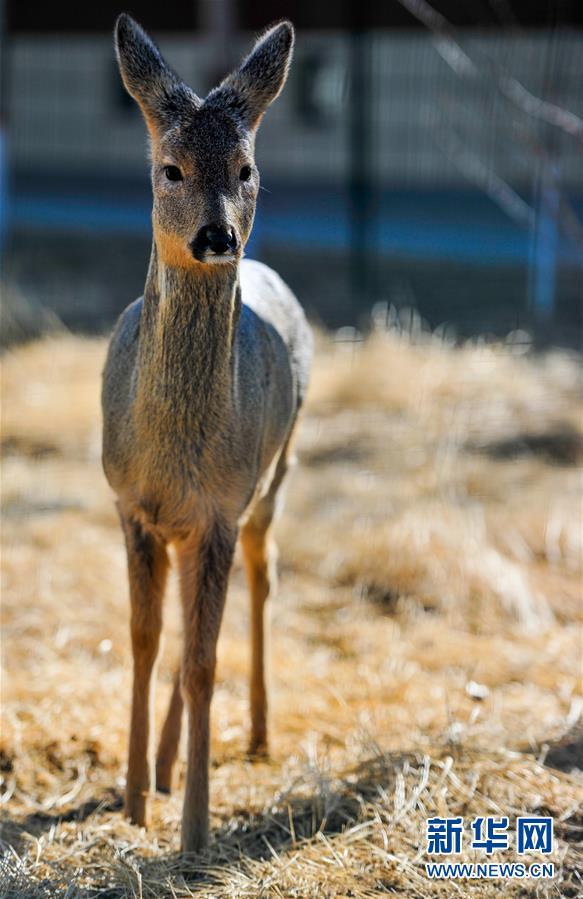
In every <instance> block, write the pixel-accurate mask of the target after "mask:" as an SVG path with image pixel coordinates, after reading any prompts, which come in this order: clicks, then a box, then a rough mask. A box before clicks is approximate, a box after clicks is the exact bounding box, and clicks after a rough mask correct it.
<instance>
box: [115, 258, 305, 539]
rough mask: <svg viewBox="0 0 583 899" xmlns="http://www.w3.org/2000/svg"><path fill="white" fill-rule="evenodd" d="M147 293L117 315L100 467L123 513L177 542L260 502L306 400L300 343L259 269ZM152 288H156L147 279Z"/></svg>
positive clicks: (296, 320) (289, 305)
mask: <svg viewBox="0 0 583 899" xmlns="http://www.w3.org/2000/svg"><path fill="white" fill-rule="evenodd" d="M216 268H217V269H218V271H215V272H212V273H211V274H210V275H209V276H208V277H201V275H200V274H199V273H197V275H196V277H194V278H192V279H191V278H189V277H188V276H181V275H180V273H179V274H178V276H173V277H171V278H170V279H169V280H170V282H171V283H170V289H169V292H168V293H166V292H165V293H163V294H162V295H161V294H160V292H159V290H158V285H157V284H156V283H155V284H150V281H149V282H148V286H147V289H146V292H145V295H144V297H143V298H142V299H139V300H137V301H136V302H134V303H132V305H131V306H129V307H128V308H127V309H126V311H125V312H124V313H123V315H122V317H121V318H120V321H119V323H118V326H117V329H116V331H115V333H114V335H113V338H112V341H111V346H110V351H109V356H108V361H107V365H106V369H105V374H104V388H103V400H104V412H105V416H104V467H105V472H106V474H107V477H108V480H109V482H110V484H111V486H112V487H113V488H114V490H115V491H116V493H117V496H118V499H119V503H120V508H121V510H122V514H124V515H128V516H131V517H132V518H133V519H135V520H137V521H140V522H142V523H143V525H144V526H146V527H147V528H149V529H150V530H151V531H152V532H156V533H157V534H158V535H159V536H160V537H161V538H163V539H165V540H168V541H172V540H177V539H180V538H181V537H182V536H184V535H185V534H187V533H189V532H190V531H191V530H192V529H193V528H196V527H199V526H200V524H201V521H204V520H205V519H206V518H209V517H211V518H212V517H213V516H217V515H218V516H220V517H222V518H223V519H225V521H228V522H229V523H230V524H232V525H234V526H236V525H237V523H241V520H242V519H243V517H247V516H246V513H247V515H248V514H249V513H250V511H251V510H252V508H253V506H254V502H255V504H256V502H257V500H258V499H259V498H260V497H261V496H262V495H263V494H265V493H266V492H267V490H268V488H269V486H270V483H271V481H272V478H273V469H274V468H275V467H276V462H277V459H278V458H279V455H280V454H281V452H282V450H283V448H284V446H285V445H286V441H287V439H288V437H289V436H290V434H291V431H292V429H293V425H294V422H295V419H296V415H297V412H298V410H299V408H300V406H301V403H302V400H303V397H304V395H305V391H306V387H307V381H308V373H309V361H310V355H309V353H310V347H311V342H310V334H309V331H308V326H307V324H306V320H305V317H304V314H303V311H302V310H301V307H300V306H299V304H298V302H297V300H296V299H295V297H294V296H293V294H292V293H291V291H290V290H289V288H287V286H286V285H285V284H284V283H283V281H282V280H281V279H280V278H279V276H278V275H277V274H276V273H275V272H273V271H272V270H271V269H269V268H268V267H267V266H265V265H262V264H261V263H259V262H254V261H250V260H243V262H242V263H241V265H240V268H239V273H238V275H239V277H238V280H235V278H234V273H233V272H232V271H231V270H230V268H229V269H227V266H220V267H219V266H216ZM155 280H156V281H157V278H156V279H155Z"/></svg>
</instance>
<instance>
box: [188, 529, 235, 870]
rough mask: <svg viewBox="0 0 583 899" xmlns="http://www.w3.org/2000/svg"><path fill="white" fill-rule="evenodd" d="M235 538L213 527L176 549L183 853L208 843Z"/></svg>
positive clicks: (231, 532)
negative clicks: (216, 694)
mask: <svg viewBox="0 0 583 899" xmlns="http://www.w3.org/2000/svg"><path fill="white" fill-rule="evenodd" d="M236 539H237V535H236V532H235V531H234V530H233V529H229V528H227V527H226V526H224V525H222V524H218V523H215V524H213V525H212V526H211V527H210V528H209V530H208V532H207V533H206V534H204V535H203V536H202V537H200V539H197V540H196V541H192V542H185V543H184V544H182V545H180V546H178V547H177V557H178V564H179V568H180V584H181V594H182V601H183V611H184V657H183V661H182V691H183V695H184V701H185V704H186V709H187V713H188V749H187V771H186V787H185V794H184V809H183V815H182V851H183V852H196V851H197V850H199V849H202V848H203V847H204V846H206V844H207V842H208V805H209V787H208V766H209V746H210V704H211V698H212V693H213V685H214V678H215V666H216V647H217V639H218V636H219V630H220V626H221V620H222V616H223V609H224V605H225V596H226V592H227V583H228V579H229V572H230V569H231V563H232V561H233V553H234V549H235V543H236Z"/></svg>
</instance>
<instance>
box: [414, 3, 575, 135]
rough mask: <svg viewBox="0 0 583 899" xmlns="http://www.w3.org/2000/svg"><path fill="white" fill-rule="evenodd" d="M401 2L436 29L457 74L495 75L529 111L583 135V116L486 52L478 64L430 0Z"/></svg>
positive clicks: (506, 93) (440, 48)
mask: <svg viewBox="0 0 583 899" xmlns="http://www.w3.org/2000/svg"><path fill="white" fill-rule="evenodd" d="M399 3H400V4H401V5H402V6H404V7H405V9H407V10H408V11H409V12H410V13H411V15H413V16H415V18H416V19H418V20H419V21H420V22H422V23H423V24H424V25H425V26H426V27H427V28H428V29H429V30H430V31H431V32H432V33H433V35H434V36H435V47H436V49H437V52H438V53H439V54H440V56H441V57H442V59H443V60H444V61H445V62H446V63H447V64H448V65H449V67H450V68H451V69H452V70H453V71H454V72H455V73H456V74H457V75H464V76H466V77H468V78H473V79H475V80H479V79H486V78H489V79H492V81H493V83H494V84H495V85H496V87H497V89H498V90H499V91H500V93H501V94H502V95H503V96H504V97H506V99H507V100H509V101H510V102H511V103H513V104H514V105H515V106H516V107H517V108H518V109H520V110H521V111H522V112H524V113H525V114H526V115H529V116H532V118H536V119H539V120H540V121H544V122H547V123H548V124H549V125H554V126H555V127H556V128H560V129H561V130H562V131H564V132H565V133H566V134H570V135H571V136H573V137H577V138H580V139H583V119H581V118H580V117H579V116H577V115H575V113H574V112H571V111H570V110H568V109H564V108H563V107H562V106H558V105H557V104H556V103H549V102H548V101H547V100H543V99H542V98H541V97H537V96H536V95H535V94H533V93H531V91H529V90H527V88H526V87H525V86H524V85H523V84H522V83H521V82H520V81H518V79H517V78H515V77H514V76H513V75H510V74H509V73H508V72H506V71H505V70H504V69H502V68H501V67H500V66H499V65H497V64H496V63H495V62H493V61H492V60H491V59H489V58H488V57H486V56H484V54H481V55H480V65H479V66H478V65H477V64H476V63H475V62H474V61H473V60H472V59H471V58H470V57H469V56H468V54H467V53H466V51H465V50H464V49H463V47H462V46H461V45H460V44H459V42H458V41H457V39H456V37H455V32H454V30H453V28H452V27H451V25H450V24H449V22H448V21H447V19H446V18H445V17H444V16H442V15H441V13H438V12H437V11H436V10H435V9H433V7H432V6H431V5H430V4H429V3H427V0H399Z"/></svg>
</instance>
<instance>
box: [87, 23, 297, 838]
mask: <svg viewBox="0 0 583 899" xmlns="http://www.w3.org/2000/svg"><path fill="white" fill-rule="evenodd" d="M115 39H116V41H115V42H116V51H117V58H118V62H119V67H120V71H121V75H122V79H123V82H124V84H125V86H126V88H127V90H128V92H129V93H130V94H131V96H132V97H133V98H134V99H135V100H136V101H137V103H138V105H139V106H140V108H141V110H142V113H143V115H144V119H145V121H146V125H147V128H148V131H149V135H150V141H151V151H152V185H153V194H154V203H153V214H152V225H153V243H152V254H151V258H150V265H149V269H148V273H147V277H146V283H145V288H144V296H143V298H141V299H138V300H136V301H135V302H134V303H132V304H131V305H130V306H128V307H127V309H126V310H125V312H124V313H123V314H122V315H121V318H120V320H119V322H118V324H117V326H116V329H115V331H114V334H113V337H112V339H111V344H110V347H109V354H108V357H107V362H106V365H105V371H104V380H103V394H102V404H103V418H104V429H103V465H104V470H105V474H106V476H107V479H108V481H109V483H110V485H111V486H112V488H113V490H114V491H115V493H116V494H117V498H118V508H119V513H120V519H121V523H122V527H123V531H124V535H125V542H126V547H127V556H128V571H129V585H130V601H131V641H132V650H133V659H134V675H133V693H132V711H131V724H130V739H129V761H128V772H127V786H126V802H125V809H126V814H127V815H128V816H129V817H130V818H131V820H132V821H134V822H135V823H137V824H145V823H147V817H148V814H147V813H148V795H149V793H150V792H151V791H152V790H153V788H154V784H156V785H157V787H158V788H159V789H161V790H164V791H169V789H170V785H171V773H172V766H173V763H174V760H175V758H176V754H177V748H178V741H179V736H180V723H181V716H182V706H183V702H184V703H185V705H186V709H187V713H188V715H187V717H188V760H187V775H186V795H185V799H184V811H183V819H182V849H183V851H185V852H190V851H195V850H198V849H200V848H201V847H203V846H205V844H206V843H207V840H208V762H209V710H210V702H211V695H212V692H213V682H214V676H215V661H216V644H217V638H218V635H219V628H220V625H221V618H222V615H223V607H224V603H225V594H226V590H227V581H228V577H229V571H230V568H231V562H232V559H233V553H234V550H235V543H236V540H237V537H238V535H239V533H240V536H241V544H242V549H243V557H244V563H245V569H246V574H247V578H248V582H249V588H250V593H251V656H252V658H251V741H250V750H251V752H252V753H258V752H262V751H265V749H266V746H267V699H266V684H265V680H266V678H265V670H264V664H265V663H264V655H265V643H266V633H265V628H266V621H265V618H266V612H267V609H266V600H267V599H268V596H269V595H270V594H271V593H272V591H273V588H274V577H275V550H274V546H273V542H272V540H271V538H270V526H271V522H272V519H273V516H274V512H275V506H276V496H277V492H278V489H279V487H280V486H281V483H282V480H283V478H284V475H285V473H286V469H287V467H288V464H289V454H290V441H291V438H292V432H293V430H294V426H295V423H296V420H297V416H298V411H299V409H300V406H301V405H302V401H303V399H304V396H305V392H306V388H307V382H308V374H309V367H310V360H311V352H312V338H311V332H310V330H309V327H308V325H307V322H306V319H305V317H304V313H303V311H302V309H301V307H300V305H299V304H298V302H297V300H296V299H295V297H294V296H293V294H292V293H291V291H290V290H289V289H288V288H287V287H286V285H285V284H284V283H283V282H282V281H281V280H280V278H279V277H278V276H277V275H276V274H275V273H274V272H272V271H271V270H270V269H269V268H267V267H266V266H264V265H261V264H259V263H257V262H241V257H242V255H243V248H244V246H245V243H246V241H247V239H248V237H249V233H250V231H251V226H252V223H253V217H254V213H255V204H256V199H257V192H258V189H259V176H258V173H257V169H256V167H255V164H254V161H253V150H254V139H255V132H256V130H257V127H258V125H259V122H260V120H261V117H262V115H263V113H264V112H265V110H266V109H267V107H268V106H269V104H270V103H271V102H272V100H274V99H275V97H277V95H278V94H279V92H280V91H281V89H282V87H283V84H284V82H285V79H286V76H287V70H288V66H289V62H290V57H291V53H292V46H293V39H294V34H293V28H292V26H291V24H290V23H289V22H285V21H284V22H281V23H279V24H277V25H275V26H274V27H272V28H271V29H269V30H268V31H266V32H265V33H264V34H263V36H262V37H261V38H260V39H259V40H258V41H257V43H256V45H255V47H254V49H253V51H252V52H251V54H250V55H249V56H248V57H247V58H246V59H245V60H244V61H243V63H242V64H241V67H240V68H239V69H238V70H236V71H235V72H233V73H232V74H231V75H229V76H228V77H227V78H226V79H225V80H224V81H223V82H222V83H221V84H220V85H219V87H217V88H215V89H214V90H212V91H211V92H210V93H209V94H208V96H207V97H206V99H205V100H201V99H199V98H198V97H197V96H196V94H194V93H193V91H192V90H191V89H190V88H189V87H187V85H186V84H184V82H183V81H181V80H180V79H179V78H178V77H177V76H176V75H175V74H174V73H173V72H172V71H171V70H170V68H169V67H168V66H167V65H166V63H165V62H164V60H163V59H162V57H161V55H160V52H159V51H158V49H157V47H156V46H155V44H154V43H153V42H152V40H151V39H150V38H149V37H148V35H147V34H146V33H145V32H144V31H143V30H142V28H141V27H140V26H139V25H138V24H137V23H136V22H134V21H133V19H131V18H130V17H129V16H128V15H125V14H123V15H121V16H120V17H119V19H118V21H117V23H116V29H115ZM169 544H173V545H174V548H175V554H176V559H177V565H178V570H179V579H180V592H181V600H182V607H183V628H184V646H183V656H182V664H181V669H180V672H179V674H178V675H177V678H176V681H175V685H174V691H173V694H172V699H171V702H170V709H169V712H168V716H167V719H166V723H165V725H164V728H163V731H162V738H161V741H160V748H159V751H158V756H157V760H156V764H155V765H154V756H153V748H152V738H153V735H152V709H153V687H152V679H153V675H154V672H155V665H156V657H157V655H158V648H159V642H160V631H161V626H162V599H163V593H164V586H165V582H166V574H167V570H168V564H169V561H168V553H167V548H168V545H169Z"/></svg>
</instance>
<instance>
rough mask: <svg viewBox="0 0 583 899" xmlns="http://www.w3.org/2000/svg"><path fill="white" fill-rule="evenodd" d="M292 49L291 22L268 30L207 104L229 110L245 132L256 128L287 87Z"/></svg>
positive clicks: (285, 22) (216, 89)
mask: <svg viewBox="0 0 583 899" xmlns="http://www.w3.org/2000/svg"><path fill="white" fill-rule="evenodd" d="M293 45H294V29H293V25H292V24H291V22H287V21H284V22H280V23H279V24H278V25H274V26H273V27H272V28H269V29H268V30H267V31H266V32H265V33H264V34H262V35H261V37H260V38H259V39H258V41H257V43H256V44H255V46H254V48H253V50H252V51H251V53H250V54H249V56H247V57H246V59H244V60H243V62H242V63H241V66H240V68H238V69H236V70H235V71H234V72H232V73H231V74H230V75H229V76H228V77H227V78H225V80H224V81H223V82H222V83H221V84H220V85H219V87H217V88H215V90H214V91H212V92H211V93H210V94H209V96H208V97H207V100H206V104H207V105H209V106H221V107H223V108H224V109H228V110H229V111H230V112H231V113H232V114H234V115H235V116H236V117H237V118H238V119H239V121H241V123H242V124H243V125H244V126H245V127H246V128H249V129H251V130H253V129H255V128H257V126H258V125H259V122H260V121H261V117H262V115H263V113H264V112H265V110H266V109H267V107H268V106H269V104H270V103H272V102H273V100H275V98H276V97H277V96H278V94H279V93H280V92H281V90H282V88H283V86H284V84H285V81H286V78H287V73H288V69H289V65H290V62H291V57H292V52H293Z"/></svg>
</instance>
